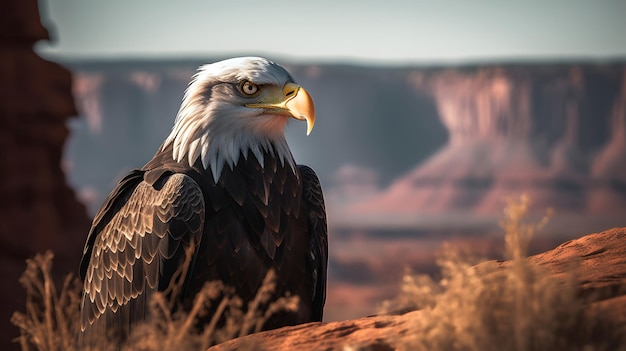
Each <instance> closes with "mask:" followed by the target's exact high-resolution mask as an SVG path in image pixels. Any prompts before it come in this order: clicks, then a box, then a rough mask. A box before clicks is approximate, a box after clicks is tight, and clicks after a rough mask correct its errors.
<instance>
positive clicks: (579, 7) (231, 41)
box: [36, 0, 626, 64]
mask: <svg viewBox="0 0 626 351" xmlns="http://www.w3.org/2000/svg"><path fill="white" fill-rule="evenodd" d="M40 8H41V12H42V20H43V21H44V24H46V26H47V27H48V29H49V31H50V34H51V36H52V41H51V42H40V43H38V44H37V46H36V48H37V50H38V51H39V52H40V53H41V54H42V55H44V56H50V57H63V58H179V57H180V58H189V57H193V58H202V57H216V56H234V55H248V54H254V55H261V56H268V57H270V58H277V57H280V58H285V59H291V60H293V61H306V62H312V61H325V62H328V61H331V62H347V63H350V62H363V63H378V64H407V63H446V62H447V63H456V62H458V63H463V62H484V61H502V60H508V61H511V60H518V61H519V60H527V59H528V60H542V59H543V60H545V59H548V60H555V59H556V60H558V59H581V58H583V59H595V60H606V59H612V58H624V57H626V20H624V18H626V1H624V0H594V1H590V0H523V1H522V0H517V1H501V0H471V1H470V0H457V1H452V0H429V1H427V0H386V1H369V0H364V1H348V0H345V1H338V0H316V1H297V0H292V1H284V0H283V1H277V0H265V1H251V0H236V1H225V0H222V1H210V0H205V1H200V0H198V1H191V0H184V1H167V2H166V1H160V0H159V1H157V0H132V1H127V0H108V1H96V0H40Z"/></svg>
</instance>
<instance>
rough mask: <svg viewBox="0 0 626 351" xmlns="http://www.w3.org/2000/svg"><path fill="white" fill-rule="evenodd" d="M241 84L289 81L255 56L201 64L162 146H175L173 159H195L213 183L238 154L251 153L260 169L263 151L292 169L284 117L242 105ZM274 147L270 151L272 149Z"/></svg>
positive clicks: (282, 71) (285, 74) (277, 68)
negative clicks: (211, 176)
mask: <svg viewBox="0 0 626 351" xmlns="http://www.w3.org/2000/svg"><path fill="white" fill-rule="evenodd" d="M242 81H251V82H253V83H255V84H257V85H276V86H280V87H282V86H283V85H285V84H286V83H288V82H292V81H293V79H292V78H291V76H290V75H289V73H288V72H287V71H286V70H285V69H284V68H282V67H281V66H279V65H277V64H275V63H273V62H271V61H268V60H267V59H264V58H259V57H240V58H233V59H228V60H224V61H220V62H216V63H213V64H209V65H204V66H202V67H200V68H199V69H198V72H197V73H196V74H195V75H194V76H193V79H192V81H191V83H190V84H189V87H188V88H187V90H186V91H185V96H184V98H183V102H182V104H181V107H180V109H179V111H178V114H177V116H176V121H175V123H174V127H173V128H172V132H171V133H170V135H169V136H168V137H167V139H166V140H165V142H164V143H163V148H165V147H166V146H168V145H169V144H173V145H172V146H173V155H172V156H173V158H174V160H176V161H177V162H181V161H182V160H183V159H185V158H186V159H187V161H188V162H189V164H190V165H193V164H194V163H195V162H196V161H197V160H198V158H200V159H201V160H202V165H203V167H204V168H205V169H208V167H210V168H211V172H212V174H213V179H214V180H215V181H216V182H217V181H218V180H219V177H220V175H221V173H222V169H223V167H224V164H225V163H226V164H228V166H229V167H231V169H232V168H233V167H234V166H235V165H236V164H237V162H238V161H239V157H240V156H239V155H240V154H241V155H243V157H244V158H247V157H248V155H249V152H252V154H254V156H255V157H256V159H257V160H258V161H259V162H260V164H261V166H263V152H264V151H265V152H272V151H273V153H274V154H275V155H276V156H277V157H279V158H280V162H281V163H283V164H284V163H285V161H287V162H288V163H289V164H290V166H291V167H292V168H294V167H295V164H294V160H293V157H292V155H291V152H290V151H289V147H288V146H287V142H286V140H285V136H284V133H283V132H284V127H285V125H286V124H287V121H288V119H289V118H288V117H287V116H276V115H263V114H262V112H260V110H259V109H253V108H249V107H246V106H245V104H246V102H247V101H248V100H246V99H247V98H246V97H245V96H241V94H240V93H238V91H237V89H238V87H239V84H240V83H241V82H242ZM272 149H273V150H272Z"/></svg>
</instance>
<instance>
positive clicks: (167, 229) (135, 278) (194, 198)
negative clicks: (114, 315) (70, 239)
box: [82, 174, 205, 330]
mask: <svg viewBox="0 0 626 351" xmlns="http://www.w3.org/2000/svg"><path fill="white" fill-rule="evenodd" d="M118 188H119V187H118ZM128 189H130V188H128ZM116 190H118V192H114V194H112V196H113V195H115V196H113V197H116V196H122V197H123V196H127V197H128V199H127V200H126V201H125V202H124V203H123V204H118V205H117V206H113V207H119V210H117V212H116V213H114V214H112V215H109V216H108V217H110V220H109V221H108V222H107V223H102V222H101V221H100V222H95V221H94V226H99V227H100V228H101V229H100V230H99V232H94V233H90V235H93V236H94V237H93V240H92V242H93V244H92V247H88V248H86V250H85V252H86V253H87V252H90V257H89V259H88V261H87V262H85V259H83V264H85V263H88V266H87V267H86V269H83V271H84V274H85V276H84V296H83V309H82V310H83V315H82V328H83V330H84V329H85V328H86V327H87V326H89V325H91V324H92V323H93V322H94V321H95V320H96V319H98V318H99V317H100V316H102V315H103V314H105V313H107V310H109V311H113V312H116V311H117V310H118V309H120V307H124V306H127V305H129V304H133V300H134V299H135V298H137V297H138V296H139V295H141V294H143V293H144V292H146V290H157V289H158V290H162V289H163V287H164V286H167V284H169V279H170V277H171V274H172V273H173V272H170V271H166V270H164V269H163V266H164V263H165V262H166V261H168V260H181V259H183V258H184V253H185V249H186V248H187V247H189V246H190V245H198V244H199V242H200V239H201V235H202V230H203V221H204V212H205V207H204V200H203V197H202V192H201V190H200V188H199V187H198V185H197V184H196V183H195V181H193V180H192V179H191V178H190V177H188V176H186V175H184V174H173V175H169V174H166V175H165V176H163V177H162V178H161V179H159V180H158V181H156V182H155V184H154V185H150V184H148V183H147V182H144V181H141V182H140V183H139V184H138V185H137V186H136V187H135V188H134V189H133V190H132V193H130V195H128V194H124V193H123V192H119V189H116ZM103 210H107V209H106V208H103ZM106 217H107V214H106V213H105V214H104V216H102V215H101V214H98V215H97V216H96V218H106ZM90 238H91V237H90ZM88 245H89V242H88ZM178 265H179V262H173V264H171V265H168V266H170V267H176V266H178ZM143 303H144V302H142V304H143ZM134 307H136V306H134ZM134 307H133V310H135V311H134V312H135V313H137V312H139V313H138V315H141V314H142V311H136V308H134ZM129 308H130V307H129ZM144 312H145V311H144ZM140 317H141V316H140Z"/></svg>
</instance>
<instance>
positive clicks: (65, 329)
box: [11, 252, 299, 351]
mask: <svg viewBox="0 0 626 351" xmlns="http://www.w3.org/2000/svg"><path fill="white" fill-rule="evenodd" d="M52 259H53V255H52V253H50V252H47V253H46V254H43V255H37V256H35V257H34V258H33V259H30V260H28V261H27V268H26V271H25V272H24V274H23V275H22V277H21V278H20V283H21V284H22V285H23V286H24V288H25V289H26V312H15V313H14V314H13V317H12V319H11V321H12V322H13V324H15V325H16V326H18V327H19V329H20V336H19V337H18V339H17V341H18V342H19V344H20V347H21V349H22V350H23V351H31V350H38V351H61V350H63V351H73V350H77V348H78V347H77V340H78V337H79V335H80V308H79V306H80V296H81V291H82V282H81V281H80V280H79V279H78V278H76V277H73V276H72V275H68V276H67V277H66V279H65V282H64V284H63V286H62V288H61V290H60V291H59V293H57V290H56V287H55V284H54V282H53V280H52V278H51V269H52ZM187 264H188V262H187V261H186V262H185V264H184V265H182V266H181V272H184V271H186V266H187ZM183 276H184V274H179V275H178V276H175V277H174V283H175V284H172V285H171V289H169V290H168V291H164V292H162V293H155V294H154V295H153V296H152V299H151V301H150V306H149V308H150V312H149V314H150V316H151V318H149V320H148V321H146V322H145V323H143V324H141V325H139V326H137V327H135V328H134V330H133V334H132V335H131V337H130V338H129V340H132V341H133V342H132V344H131V343H129V344H127V345H124V346H123V347H122V350H128V351H131V350H145V351H150V350H206V349H207V348H208V347H209V346H211V345H214V344H217V343H220V342H224V341H226V340H230V339H233V338H236V337H238V336H243V335H246V334H249V333H252V332H257V331H259V330H260V329H261V328H262V326H263V324H264V323H265V322H266V321H267V320H268V318H270V317H271V316H272V315H273V314H274V313H277V312H281V311H295V310H296V308H297V306H298V302H299V301H298V297H297V296H287V297H283V298H280V299H278V300H276V301H273V302H271V303H269V302H270V298H271V296H272V293H273V291H274V290H275V287H276V284H275V278H276V276H275V273H274V272H273V271H270V272H269V273H268V274H267V276H266V277H265V279H264V281H263V285H262V286H261V288H260V289H259V290H258V291H257V294H256V296H255V298H254V299H253V300H252V301H249V302H248V304H247V308H243V307H244V301H242V299H241V298H239V297H237V296H235V295H234V294H233V292H232V289H230V288H228V287H226V286H224V284H222V282H219V281H215V282H209V283H207V284H206V285H205V286H204V288H203V289H202V290H201V291H200V293H198V294H197V295H196V297H195V299H194V303H193V306H192V308H191V310H190V311H188V312H183V311H182V309H180V308H174V307H175V306H176V296H177V294H178V293H179V289H178V287H179V286H180V284H181V283H182V279H181V278H182V277H183ZM268 303H269V307H267V308H262V306H268ZM213 304H217V308H216V312H215V313H214V314H213V315H212V316H211V319H210V322H209V323H208V324H206V325H204V327H203V328H202V330H201V331H199V330H198V328H197V323H198V320H200V318H202V317H204V316H205V315H206V314H207V313H208V310H209V308H211V306H213ZM172 311H177V312H172ZM88 343H89V344H90V345H91V346H86V347H82V348H81V349H82V350H85V349H93V350H113V349H117V345H109V344H108V343H107V338H106V336H104V335H103V336H102V337H101V338H99V339H97V340H89V341H88Z"/></svg>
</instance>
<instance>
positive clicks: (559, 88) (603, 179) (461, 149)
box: [353, 65, 626, 216]
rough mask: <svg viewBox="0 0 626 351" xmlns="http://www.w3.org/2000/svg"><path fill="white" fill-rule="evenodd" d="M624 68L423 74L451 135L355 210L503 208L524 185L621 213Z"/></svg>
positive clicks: (542, 199) (546, 197) (577, 206)
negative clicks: (442, 145) (384, 190)
mask: <svg viewBox="0 0 626 351" xmlns="http://www.w3.org/2000/svg"><path fill="white" fill-rule="evenodd" d="M623 69H624V68H623V65H621V66H620V65H617V66H613V67H612V69H611V70H608V69H606V67H604V66H576V65H569V66H568V65H563V66H545V67H543V66H503V67H498V66H487V67H477V68H473V69H472V68H467V69H449V70H446V71H443V72H434V73H433V72H431V73H424V74H422V75H418V76H416V77H418V79H414V82H413V83H414V86H415V87H416V89H418V90H419V91H421V92H424V93H426V94H429V95H431V96H432V97H433V99H434V101H435V103H436V106H437V109H438V112H439V115H440V118H441V120H442V122H443V124H444V125H445V126H446V128H447V129H448V132H449V141H448V143H447V145H446V146H445V147H444V148H443V149H441V150H440V151H439V152H438V153H436V154H435V155H433V156H432V157H430V158H429V159H428V160H426V161H425V162H423V163H422V164H420V165H418V166H416V167H415V168H414V169H413V170H412V171H410V172H408V173H407V174H406V175H404V176H403V177H400V178H399V179H398V180H397V181H395V182H394V183H393V184H392V185H391V186H390V187H389V188H388V190H387V191H386V192H385V193H383V194H382V195H380V196H378V197H375V198H373V199H371V200H370V201H368V202H367V203H364V204H361V205H360V206H356V207H355V208H354V209H353V210H354V212H355V213H363V212H365V213H376V212H378V213H381V212H384V213H394V214H398V213H405V214H407V215H410V214H413V215H416V214H423V213H454V212H469V213H473V214H482V215H498V214H500V212H501V209H502V207H503V205H504V203H505V201H504V200H505V198H506V196H508V195H514V194H519V193H522V192H523V193H526V194H528V195H529V196H530V198H532V199H533V202H534V203H536V204H538V205H539V206H543V207H547V206H552V207H554V208H556V209H557V212H558V213H574V214H581V213H586V212H587V211H590V212H591V214H603V215H613V216H615V215H619V214H621V213H622V211H623V210H624V209H625V208H626V168H624V165H625V164H626V162H625V161H626V137H625V135H626V122H625V121H626V117H625V112H624V111H626V107H624V106H626V95H625V93H624V91H626V88H624V87H623V86H626V74H624V75H623V76H619V75H617V76H616V75H615V72H616V71H618V72H621V71H623ZM620 84H621V85H622V88H621V93H620V89H619V85H620ZM609 130H610V131H611V134H610V135H609V134H608V133H607V131H609ZM607 140H608V142H607Z"/></svg>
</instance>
